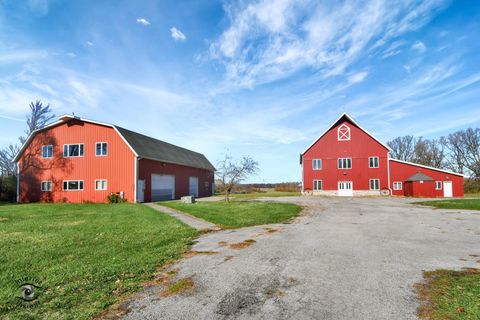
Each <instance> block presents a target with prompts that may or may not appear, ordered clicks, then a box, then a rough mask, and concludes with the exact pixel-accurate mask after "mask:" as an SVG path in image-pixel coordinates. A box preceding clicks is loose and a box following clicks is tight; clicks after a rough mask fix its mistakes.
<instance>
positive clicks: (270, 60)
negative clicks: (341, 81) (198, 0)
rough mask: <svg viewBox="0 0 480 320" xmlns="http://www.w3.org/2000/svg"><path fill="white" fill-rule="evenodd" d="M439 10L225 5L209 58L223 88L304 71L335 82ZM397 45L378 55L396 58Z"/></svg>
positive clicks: (266, 2) (275, 2) (283, 0)
mask: <svg viewBox="0 0 480 320" xmlns="http://www.w3.org/2000/svg"><path fill="white" fill-rule="evenodd" d="M443 5H444V1H442V0H426V1H423V2H421V3H420V2H416V1H413V0H403V1H401V2H397V1H391V2H388V1H376V0H370V1H361V2H327V1H326V2H320V1H316V0H305V1H295V0H262V1H259V2H256V3H253V4H244V2H240V3H239V4H237V3H233V4H227V5H225V10H226V13H227V16H228V17H230V25H229V27H228V28H227V29H226V30H224V32H223V33H222V34H221V35H220V37H219V38H218V39H217V40H216V41H214V42H213V43H211V45H210V57H211V58H212V59H216V60H218V61H220V62H221V63H222V64H224V66H225V72H226V80H227V81H228V82H230V83H233V84H234V85H236V86H241V87H252V86H255V85H257V84H262V83H268V82H271V81H275V80H277V79H282V78H285V77H288V76H289V75H291V74H293V73H294V72H297V71H299V70H302V69H304V68H313V69H314V70H318V71H320V72H321V74H323V75H324V77H331V76H336V75H339V74H343V73H344V72H345V70H346V69H347V68H348V67H350V66H351V65H352V64H353V63H354V62H356V61H358V59H360V57H362V56H365V55H366V54H368V53H370V52H372V50H375V49H377V48H379V47H381V46H383V45H386V44H388V43H389V42H390V41H391V40H392V39H395V38H396V37H397V36H398V35H400V34H403V33H405V32H407V31H411V30H416V29H418V28H419V27H421V26H422V25H424V24H425V23H427V22H428V21H429V20H430V19H431V17H432V16H433V15H434V14H435V13H436V12H437V11H438V10H439V9H440V8H442V7H443ZM359 13H361V14H359ZM400 45H401V43H400V44H397V48H392V49H391V50H390V51H387V52H383V55H387V56H391V55H395V54H398V53H399V49H398V47H399V46H400ZM373 53H374V54H375V53H376V52H375V51H373ZM380 54H382V53H380Z"/></svg>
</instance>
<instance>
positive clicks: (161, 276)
mask: <svg viewBox="0 0 480 320" xmlns="http://www.w3.org/2000/svg"><path fill="white" fill-rule="evenodd" d="M177 272H178V271H177V270H176V269H173V270H169V271H165V272H161V273H157V274H156V275H155V278H154V279H153V280H151V281H147V282H144V283H143V286H144V287H153V286H160V285H165V284H167V283H169V282H170V281H171V279H172V278H173V277H174V276H175V275H176V274H177Z"/></svg>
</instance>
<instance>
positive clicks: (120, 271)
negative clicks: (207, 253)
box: [0, 204, 197, 319]
mask: <svg viewBox="0 0 480 320" xmlns="http://www.w3.org/2000/svg"><path fill="white" fill-rule="evenodd" d="M196 235H197V231H195V230H194V229H191V228H190V227H187V226H186V225H184V224H183V223H181V222H180V221H178V220H176V219H174V218H171V217H170V216H168V215H163V214H161V213H159V212H157V211H155V210H153V209H150V208H148V207H146V206H143V205H135V204H118V205H108V204H26V205H2V206H1V207H0V248H1V249H0V250H1V254H0V266H1V268H0V319H90V318H91V317H92V316H94V315H97V314H98V313H99V312H101V311H102V310H104V309H105V308H107V307H108V306H109V305H111V304H113V303H115V302H116V301H118V300H119V299H120V298H121V297H122V296H125V295H126V294H128V293H131V292H134V291H137V290H139V289H140V288H141V283H142V282H143V281H146V280H148V279H151V278H152V276H153V274H154V273H155V271H156V270H157V269H158V268H159V267H160V266H162V265H164V264H165V263H168V262H169V261H172V260H174V259H177V258H179V257H180V255H181V254H182V252H184V251H185V250H186V249H187V247H188V245H189V244H190V243H191V239H192V237H194V236H196ZM23 279H29V280H28V281H29V282H38V283H32V284H34V285H38V286H41V289H38V292H39V295H38V300H36V301H35V302H34V303H31V302H24V301H22V300H20V299H19V298H18V296H20V288H19V287H18V285H19V282H24V280H23Z"/></svg>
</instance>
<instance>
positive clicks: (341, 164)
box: [337, 158, 353, 170]
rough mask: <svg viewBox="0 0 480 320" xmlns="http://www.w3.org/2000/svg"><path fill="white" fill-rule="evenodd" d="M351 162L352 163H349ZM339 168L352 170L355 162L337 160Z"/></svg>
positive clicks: (344, 159)
mask: <svg viewBox="0 0 480 320" xmlns="http://www.w3.org/2000/svg"><path fill="white" fill-rule="evenodd" d="M348 160H350V161H348ZM349 162H350V167H348V163H349ZM337 167H338V169H344V170H350V169H352V167H353V160H352V158H338V159H337Z"/></svg>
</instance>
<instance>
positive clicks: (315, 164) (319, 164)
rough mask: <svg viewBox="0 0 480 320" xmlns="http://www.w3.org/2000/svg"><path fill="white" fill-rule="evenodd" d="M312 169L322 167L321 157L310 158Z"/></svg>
mask: <svg viewBox="0 0 480 320" xmlns="http://www.w3.org/2000/svg"><path fill="white" fill-rule="evenodd" d="M312 169H313V170H321V169H322V159H313V160H312Z"/></svg>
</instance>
